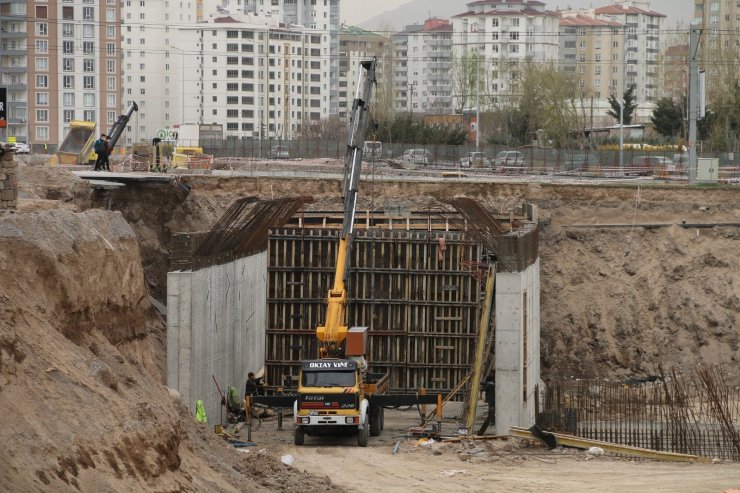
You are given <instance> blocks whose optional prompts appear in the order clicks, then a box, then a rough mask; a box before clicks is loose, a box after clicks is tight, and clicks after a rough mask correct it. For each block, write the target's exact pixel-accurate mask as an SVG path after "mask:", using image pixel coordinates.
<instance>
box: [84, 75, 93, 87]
mask: <svg viewBox="0 0 740 493" xmlns="http://www.w3.org/2000/svg"><path fill="white" fill-rule="evenodd" d="M82 87H83V89H95V77H93V76H92V75H86V76H84V77H83V78H82Z"/></svg>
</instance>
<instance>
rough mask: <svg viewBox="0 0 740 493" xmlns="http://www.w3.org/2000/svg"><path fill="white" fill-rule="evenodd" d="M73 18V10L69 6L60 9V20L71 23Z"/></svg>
mask: <svg viewBox="0 0 740 493" xmlns="http://www.w3.org/2000/svg"><path fill="white" fill-rule="evenodd" d="M74 18H75V8H74V7H71V6H67V5H65V6H63V7H62V19H64V20H65V21H73V20H74Z"/></svg>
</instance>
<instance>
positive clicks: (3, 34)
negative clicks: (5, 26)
mask: <svg viewBox="0 0 740 493" xmlns="http://www.w3.org/2000/svg"><path fill="white" fill-rule="evenodd" d="M25 37H26V33H25V32H22V31H3V30H1V29H0V39H24V38H25Z"/></svg>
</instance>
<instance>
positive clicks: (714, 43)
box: [694, 0, 740, 101]
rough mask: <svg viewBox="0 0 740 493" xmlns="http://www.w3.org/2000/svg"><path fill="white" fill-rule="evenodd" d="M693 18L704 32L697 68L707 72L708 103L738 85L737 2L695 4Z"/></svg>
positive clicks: (717, 0)
mask: <svg viewBox="0 0 740 493" xmlns="http://www.w3.org/2000/svg"><path fill="white" fill-rule="evenodd" d="M694 8H695V10H694V15H695V17H696V18H697V19H699V21H700V27H701V28H702V29H703V31H702V35H701V37H700V38H699V64H700V66H701V68H703V69H705V70H706V81H707V87H706V90H707V99H708V100H709V101H711V100H713V99H714V97H715V95H716V94H717V93H718V92H721V91H722V90H723V89H726V88H727V86H728V85H731V84H732V81H733V80H734V81H735V82H737V81H740V75H738V73H739V71H738V66H740V0H696V2H695V3H694Z"/></svg>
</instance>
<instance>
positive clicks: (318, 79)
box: [173, 14, 331, 139]
mask: <svg viewBox="0 0 740 493" xmlns="http://www.w3.org/2000/svg"><path fill="white" fill-rule="evenodd" d="M181 30H182V35H181V36H180V37H179V39H180V43H181V44H182V48H183V50H184V51H185V53H186V56H184V58H185V60H186V65H185V67H184V68H185V72H186V77H185V78H184V79H183V80H181V81H180V82H181V84H182V86H183V89H181V90H182V91H183V94H184V100H185V101H186V103H185V106H184V109H185V113H184V120H185V121H187V122H195V123H206V124H210V123H216V124H222V125H223V128H224V136H225V137H240V138H252V137H262V138H267V137H270V138H284V139H289V138H295V137H297V136H298V134H299V133H300V131H301V128H302V126H303V125H305V124H307V123H308V122H312V121H317V120H320V119H322V118H325V117H327V116H328V115H329V114H330V101H329V88H330V85H331V82H330V80H329V79H328V67H327V65H328V57H327V56H326V55H325V54H326V53H327V52H328V49H329V47H328V42H326V41H325V38H324V35H323V31H321V30H318V29H316V30H313V29H308V28H304V27H302V26H295V25H293V26H285V24H283V23H281V22H279V21H278V20H277V19H276V18H270V17H262V16H259V15H252V14H229V15H226V16H223V17H214V18H212V19H210V20H209V21H207V22H203V23H199V24H197V25H192V26H186V27H183V28H182V29H181ZM176 85H177V84H174V86H176ZM190 99H192V100H193V101H194V103H192V104H191V103H189V102H188V100H190ZM173 104H176V103H173Z"/></svg>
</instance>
